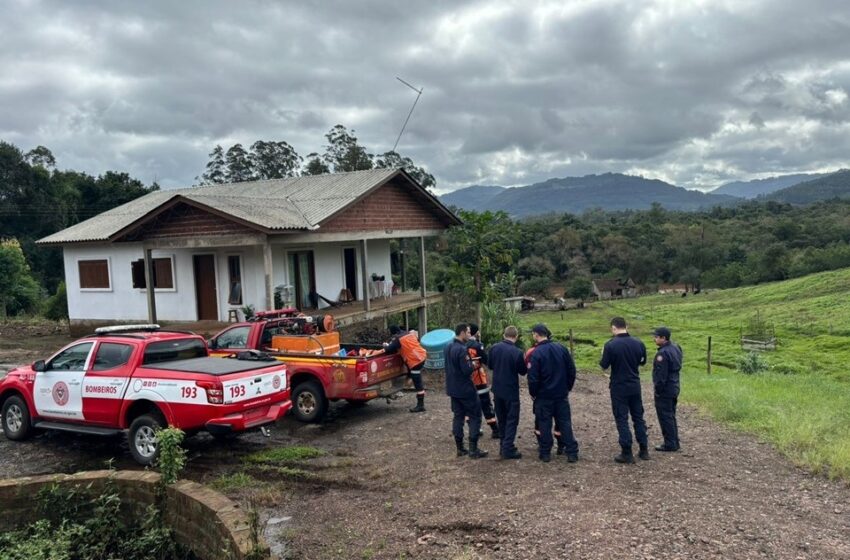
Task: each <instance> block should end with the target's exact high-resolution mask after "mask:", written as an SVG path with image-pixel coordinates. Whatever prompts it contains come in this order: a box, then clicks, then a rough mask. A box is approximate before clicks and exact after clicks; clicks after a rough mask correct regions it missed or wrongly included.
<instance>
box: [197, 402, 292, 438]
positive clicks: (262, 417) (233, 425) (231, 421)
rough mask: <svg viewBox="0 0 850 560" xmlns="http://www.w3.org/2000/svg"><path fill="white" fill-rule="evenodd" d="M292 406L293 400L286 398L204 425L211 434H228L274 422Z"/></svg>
mask: <svg viewBox="0 0 850 560" xmlns="http://www.w3.org/2000/svg"><path fill="white" fill-rule="evenodd" d="M290 408H292V401H290V400H286V401H283V402H279V403H275V404H272V405H269V406H260V407H257V408H249V409H248V410H243V411H240V412H234V413H232V414H228V415H226V416H222V417H221V418H213V419H212V420H209V421H208V422H207V423H206V424H204V427H205V428H206V430H207V431H208V432H209V433H211V434H216V435H226V434H232V433H236V432H244V431H247V430H253V429H254V428H259V427H260V426H265V425H266V424H272V423H273V422H276V421H277V420H278V419H279V418H282V417H283V416H284V415H285V414H286V413H287V412H289V409H290Z"/></svg>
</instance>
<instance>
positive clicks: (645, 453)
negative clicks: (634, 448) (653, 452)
mask: <svg viewBox="0 0 850 560" xmlns="http://www.w3.org/2000/svg"><path fill="white" fill-rule="evenodd" d="M638 457H640V458H641V459H643V460H644V461H649V448H648V447H647V446H646V444H644V445H641V446H640V451H638Z"/></svg>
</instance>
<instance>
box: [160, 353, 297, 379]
mask: <svg viewBox="0 0 850 560" xmlns="http://www.w3.org/2000/svg"><path fill="white" fill-rule="evenodd" d="M143 367H144V368H145V369H164V370H169V371H183V372H188V373H206V374H208V375H230V374H231V373H242V372H243V371H251V370H258V369H263V368H268V367H280V362H279V361H277V360H274V361H257V360H232V359H227V358H224V359H222V358H211V357H204V358H190V359H188V360H172V361H169V362H158V363H156V364H149V365H146V366H143Z"/></svg>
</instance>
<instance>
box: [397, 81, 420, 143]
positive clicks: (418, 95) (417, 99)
mask: <svg viewBox="0 0 850 560" xmlns="http://www.w3.org/2000/svg"><path fill="white" fill-rule="evenodd" d="M395 79H396V80H398V81H399V82H401V83H403V84H404V85H406V86H407V87H409V88H410V89H412V90H413V91H415V92H416V93H417V95H416V100H415V101H414V102H413V106H412V107H411V108H410V112H409V113H407V118H406V119H404V124H403V125H402V126H401V132H399V133H398V138H396V139H395V144H393V151H394V152H395V149H396V148H397V147H398V143H399V141H400V140H401V135H402V134H404V129H405V128H406V127H407V122H408V121H409V120H410V115H412V114H413V110H414V109H416V104H417V103H419V98H420V97H421V96H422V88H419V89H416V88H415V87H413V86H412V85H410V84H408V83H407V82H405V81H404V80H402V79H401V78H399V77H398V76H396V77H395Z"/></svg>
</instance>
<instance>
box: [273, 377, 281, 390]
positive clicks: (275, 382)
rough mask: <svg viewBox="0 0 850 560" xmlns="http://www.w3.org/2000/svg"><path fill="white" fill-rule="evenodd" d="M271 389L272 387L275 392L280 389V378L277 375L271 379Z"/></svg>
mask: <svg viewBox="0 0 850 560" xmlns="http://www.w3.org/2000/svg"><path fill="white" fill-rule="evenodd" d="M272 387H274V389H275V391H277V390H278V389H280V376H279V375H275V376H274V377H272Z"/></svg>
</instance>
